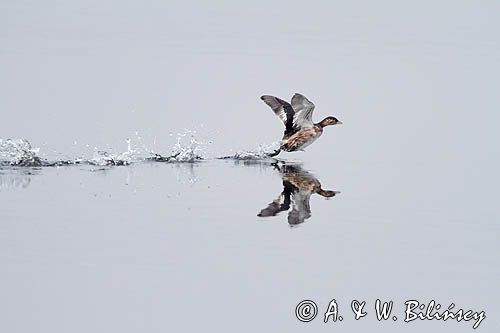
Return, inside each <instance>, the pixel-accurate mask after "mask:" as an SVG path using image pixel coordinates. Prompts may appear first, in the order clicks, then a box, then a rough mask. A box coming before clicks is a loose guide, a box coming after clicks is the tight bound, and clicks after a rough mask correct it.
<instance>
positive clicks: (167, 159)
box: [0, 130, 276, 167]
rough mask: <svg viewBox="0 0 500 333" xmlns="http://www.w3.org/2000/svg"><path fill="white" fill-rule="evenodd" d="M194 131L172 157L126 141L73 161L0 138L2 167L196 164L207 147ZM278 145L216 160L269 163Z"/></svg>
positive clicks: (179, 136) (183, 136)
mask: <svg viewBox="0 0 500 333" xmlns="http://www.w3.org/2000/svg"><path fill="white" fill-rule="evenodd" d="M195 133H196V132H194V131H189V130H184V131H183V132H181V133H178V134H177V138H176V143H175V144H174V146H173V147H172V149H171V153H170V154H161V153H158V152H155V151H153V150H152V149H148V148H147V147H146V145H144V144H143V143H142V142H141V141H140V137H139V136H138V134H137V133H136V135H137V136H138V138H139V145H134V144H133V142H132V140H130V139H127V140H126V143H127V149H126V150H125V151H122V152H112V149H107V150H104V149H99V148H97V147H95V148H94V150H93V154H92V157H90V158H83V157H78V158H72V159H71V158H70V159H64V160H62V159H61V160H48V159H46V158H43V157H41V156H40V155H39V154H40V148H34V147H33V146H32V145H31V143H30V142H29V141H28V140H26V139H0V167H57V166H69V165H82V164H83V165H85V164H86V165H93V166H100V167H112V166H126V165H130V164H133V163H140V162H163V163H195V162H200V161H203V160H207V159H209V158H206V157H205V156H206V147H207V144H206V143H204V142H201V141H199V140H198V139H196V137H195ZM275 147H276V143H273V144H270V145H262V144H261V145H258V146H257V148H256V149H254V150H243V151H238V152H236V153H234V154H232V155H229V156H222V157H215V159H232V160H236V161H246V160H249V161H251V160H255V161H258V160H266V159H269V157H268V154H269V153H270V152H272V151H274V149H275Z"/></svg>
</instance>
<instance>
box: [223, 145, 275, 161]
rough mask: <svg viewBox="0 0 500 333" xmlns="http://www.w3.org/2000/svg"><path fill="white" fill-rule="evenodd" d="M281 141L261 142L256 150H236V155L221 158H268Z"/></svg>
mask: <svg viewBox="0 0 500 333" xmlns="http://www.w3.org/2000/svg"><path fill="white" fill-rule="evenodd" d="M278 145H279V143H278V142H273V143H271V144H259V145H258V146H257V148H256V149H254V150H243V151H239V152H236V153H235V154H234V155H230V156H224V157H219V158H220V159H233V160H262V159H268V158H269V154H270V153H272V152H274V151H275V150H276V149H277V148H278Z"/></svg>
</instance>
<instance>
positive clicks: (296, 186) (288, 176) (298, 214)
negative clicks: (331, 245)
mask: <svg viewBox="0 0 500 333" xmlns="http://www.w3.org/2000/svg"><path fill="white" fill-rule="evenodd" d="M275 167H276V168H277V169H278V171H279V172H280V175H281V178H282V179H283V191H282V192H281V194H280V196H279V197H278V198H277V199H276V200H274V201H273V202H271V203H270V204H269V205H268V206H267V207H266V208H264V209H262V210H261V211H260V213H259V214H258V215H257V216H260V217H267V216H276V215H277V214H278V213H280V212H283V211H287V210H289V209H290V205H291V206H292V210H291V211H290V212H289V213H288V223H289V224H290V225H297V224H300V223H303V222H304V221H305V220H306V219H308V218H309V217H311V207H310V205H309V201H310V199H311V195H312V194H313V193H317V194H319V195H321V196H323V197H325V198H330V197H333V196H334V195H336V194H338V193H340V192H338V191H328V190H324V189H322V188H321V183H320V182H319V180H318V179H317V178H315V177H314V176H313V175H312V174H310V173H309V172H307V171H305V170H304V169H302V168H301V167H300V166H298V165H288V164H285V165H282V166H281V167H279V166H278V165H275Z"/></svg>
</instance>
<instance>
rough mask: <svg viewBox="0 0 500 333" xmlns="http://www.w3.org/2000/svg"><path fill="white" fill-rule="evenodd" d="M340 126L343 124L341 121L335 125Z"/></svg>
mask: <svg viewBox="0 0 500 333" xmlns="http://www.w3.org/2000/svg"><path fill="white" fill-rule="evenodd" d="M342 124H343V122H341V121H340V120H339V121H337V123H336V124H335V125H342Z"/></svg>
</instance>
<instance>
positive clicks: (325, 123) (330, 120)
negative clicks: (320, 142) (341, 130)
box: [319, 116, 342, 127]
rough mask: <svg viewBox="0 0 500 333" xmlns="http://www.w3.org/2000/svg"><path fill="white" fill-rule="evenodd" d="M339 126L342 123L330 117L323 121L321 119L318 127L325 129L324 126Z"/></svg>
mask: <svg viewBox="0 0 500 333" xmlns="http://www.w3.org/2000/svg"><path fill="white" fill-rule="evenodd" d="M340 124H342V122H341V121H340V120H338V119H337V118H335V117H332V116H330V117H326V118H325V119H323V120H322V121H321V122H320V123H319V125H320V126H321V127H325V126H329V125H340Z"/></svg>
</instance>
